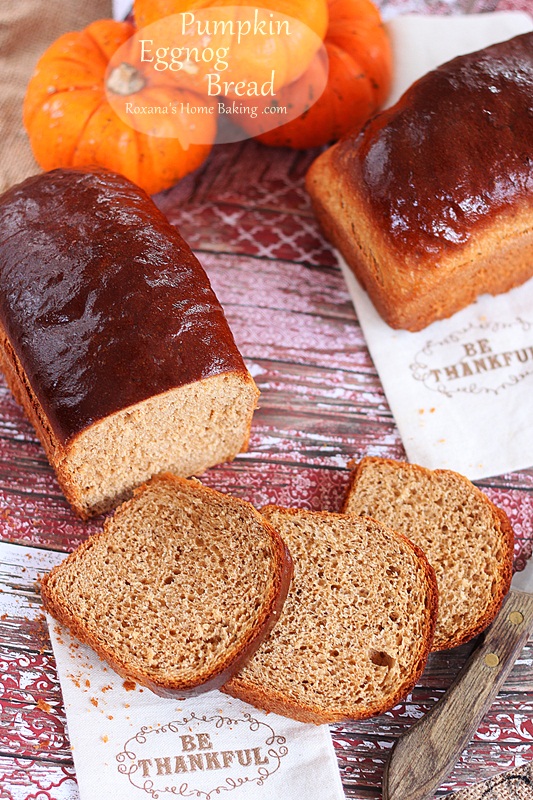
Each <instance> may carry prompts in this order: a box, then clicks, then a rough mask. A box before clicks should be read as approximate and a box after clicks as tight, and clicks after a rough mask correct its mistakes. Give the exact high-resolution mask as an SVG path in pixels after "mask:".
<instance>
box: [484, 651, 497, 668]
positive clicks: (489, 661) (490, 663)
mask: <svg viewBox="0 0 533 800" xmlns="http://www.w3.org/2000/svg"><path fill="white" fill-rule="evenodd" d="M484 661H485V664H486V665H487V667H497V666H498V664H499V663H500V659H499V658H498V656H497V655H496V653H487V655H486V656H485V658H484Z"/></svg>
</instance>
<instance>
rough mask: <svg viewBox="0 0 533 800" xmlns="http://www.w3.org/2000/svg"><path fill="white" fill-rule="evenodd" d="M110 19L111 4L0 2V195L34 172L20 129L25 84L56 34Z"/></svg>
mask: <svg viewBox="0 0 533 800" xmlns="http://www.w3.org/2000/svg"><path fill="white" fill-rule="evenodd" d="M106 17H111V0H86V1H85V2H80V0H11V2H10V0H0V192H2V191H4V190H5V189H7V188H8V187H9V186H12V185H13V184H14V183H18V182H19V181H21V180H23V179H24V178H26V177H28V175H33V174H35V173H36V172H38V171H39V167H38V165H37V164H36V162H35V160H34V158H33V156H32V153H31V149H30V146H29V143H28V138H27V136H26V132H25V130H24V127H23V125H22V102H23V99H24V94H25V92H26V86H27V83H28V80H29V78H30V76H31V74H32V72H33V70H34V67H35V64H36V63H37V60H38V59H39V57H40V56H41V55H42V54H43V53H44V51H45V50H46V49H47V47H49V45H51V44H52V42H53V41H54V39H57V37H58V36H60V35H61V34H62V33H66V32H67V31H74V30H80V29H81V28H84V27H85V26H86V25H88V24H89V22H92V21H93V20H95V19H103V18H106Z"/></svg>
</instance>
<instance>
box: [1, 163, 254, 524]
mask: <svg viewBox="0 0 533 800" xmlns="http://www.w3.org/2000/svg"><path fill="white" fill-rule="evenodd" d="M0 227H1V229H2V243H1V245H0V366H1V368H2V370H3V372H4V374H5V376H6V379H7V381H8V384H9V386H10V388H11V390H12V392H13V394H14V395H15V397H16V398H17V400H18V401H19V402H20V403H21V405H22V406H23V408H24V409H25V411H26V413H27V415H28V417H29V419H30V420H31V422H32V423H33V425H34V426H35V428H36V430H37V433H38V435H39V437H40V439H41V442H42V444H43V446H44V449H45V451H46V454H47V456H48V458H49V460H50V463H51V464H52V466H53V467H54V468H55V470H56V473H57V477H58V480H59V483H60V485H61V487H62V489H63V491H64V493H65V495H66V497H67V499H68V500H69V501H70V503H71V504H72V506H73V507H74V508H75V509H76V511H77V512H78V513H79V514H80V515H81V516H82V517H84V518H85V517H88V516H90V515H92V514H95V513H99V512H103V511H106V510H108V509H110V508H111V507H113V506H115V505H117V504H118V503H119V502H120V501H122V500H124V499H125V498H126V497H127V496H129V495H130V494H131V491H132V488H133V487H135V486H138V485H140V484H141V483H142V482H144V481H145V480H147V479H148V478H150V477H151V476H152V475H153V474H156V473H158V472H162V471H165V470H170V471H173V472H175V473H177V474H179V475H182V476H191V475H198V474H200V473H202V472H203V471H204V470H205V469H207V468H208V467H210V466H212V465H214V464H217V463H220V462H222V461H226V460H229V459H232V458H234V457H235V455H236V454H237V453H239V452H240V451H242V450H244V449H246V446H247V443H248V437H249V433H250V425H251V420H252V414H253V410H254V408H255V405H256V402H257V396H258V391H257V388H256V386H255V384H254V381H253V379H252V378H251V376H250V375H249V373H248V371H247V370H246V368H245V365H244V363H243V360H242V357H241V355H240V353H239V351H238V350H237V347H236V345H235V342H234V340H233V336H232V334H231V331H230V329H229V327H228V324H227V321H226V318H225V316H224V312H223V310H222V308H221V306H220V304H219V302H218V300H217V298H216V297H215V295H214V293H213V290H212V289H211V286H210V284H209V280H208V278H207V276H206V274H205V272H204V270H203V269H202V267H201V265H200V264H199V262H198V261H197V259H196V258H195V257H194V255H193V254H192V252H191V251H190V249H189V247H188V246H187V244H186V243H185V242H184V241H183V239H182V238H181V236H180V235H179V234H178V232H177V231H176V229H175V228H173V227H172V226H171V225H170V224H169V223H168V222H167V220H166V219H165V217H164V216H163V214H162V213H161V212H160V211H159V210H158V209H157V207H156V206H155V204H154V203H153V202H152V200H151V199H150V198H149V197H148V196H147V195H146V194H145V193H144V192H143V191H142V190H141V189H139V188H138V187H136V186H134V184H132V183H130V182H129V181H128V180H126V179H125V178H123V177H122V176H120V175H116V174H114V173H112V172H108V171H104V170H99V171H91V170H85V169H68V170H54V171H53V172H49V173H46V174H43V175H39V176H36V177H34V178H30V179H29V180H27V181H25V182H24V183H22V184H20V185H19V186H17V187H14V188H13V189H11V190H10V191H8V192H7V193H6V194H5V195H3V197H2V198H0Z"/></svg>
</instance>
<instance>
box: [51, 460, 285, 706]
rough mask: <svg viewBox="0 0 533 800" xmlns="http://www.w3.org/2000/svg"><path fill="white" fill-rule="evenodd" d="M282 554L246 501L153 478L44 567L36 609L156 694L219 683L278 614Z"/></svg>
mask: <svg viewBox="0 0 533 800" xmlns="http://www.w3.org/2000/svg"><path fill="white" fill-rule="evenodd" d="M291 576H292V562H291V558H290V555H289V553H288V550H287V548H286V546H285V544H284V543H283V541H282V540H281V538H280V536H279V535H278V533H277V532H276V531H275V530H274V529H273V528H272V526H271V525H269V524H268V523H267V521H266V520H265V519H264V518H263V517H261V515H260V514H259V513H258V512H257V511H256V510H255V509H254V508H253V507H252V506H251V505H250V504H249V503H247V502H245V501H243V500H239V499H237V498H233V497H230V496H229V495H225V494H222V493H220V492H216V491H214V490H212V489H209V488H207V487H205V486H202V484H201V483H199V482H198V481H194V480H193V481H190V480H186V479H184V478H178V477H176V476H174V475H171V474H163V475H161V476H157V477H156V478H153V479H152V480H151V481H150V482H149V483H148V484H145V485H143V486H142V487H140V488H138V489H137V490H136V491H135V495H134V497H133V499H131V500H129V501H127V502H126V503H124V504H123V505H122V506H121V507H120V508H119V509H117V511H116V512H115V514H114V515H113V516H112V517H109V518H108V519H107V520H106V522H105V524H104V530H103V531H102V532H101V533H98V534H95V535H93V536H91V537H90V538H89V539H87V540H86V541H85V542H84V543H83V544H82V545H80V546H79V547H78V548H77V549H76V550H75V551H74V552H73V553H72V554H71V555H70V556H68V558H67V559H66V560H65V561H63V562H62V563H61V564H59V565H58V566H57V567H54V569H53V570H52V571H51V572H50V573H48V574H47V575H45V576H44V577H43V579H42V581H41V593H42V597H43V602H44V605H45V608H46V610H47V611H48V612H49V613H50V614H51V615H52V616H53V617H54V618H55V619H57V620H58V621H59V622H61V623H62V624H63V625H65V626H66V627H68V628H69V629H70V631H71V633H72V634H73V635H74V636H75V637H76V638H78V639H79V640H80V641H82V642H84V643H85V644H88V645H89V646H90V647H91V648H92V649H93V650H94V651H95V652H96V653H97V654H98V655H99V656H100V657H101V658H103V659H104V660H105V661H107V662H108V663H109V664H110V666H112V667H113V669H114V670H115V671H116V672H118V673H119V674H120V675H122V676H123V677H125V678H128V679H131V680H134V681H137V682H139V683H141V684H142V685H144V686H147V687H148V688H149V689H151V690H152V691H153V692H155V693H156V694H158V695H161V696H164V697H182V696H185V695H190V694H198V693H199V692H203V691H206V690H208V689H214V688H217V687H219V686H220V685H221V684H222V683H224V682H225V681H227V680H228V678H229V677H230V676H231V675H232V674H233V673H234V672H235V671H236V670H238V669H239V668H240V667H241V666H242V664H243V663H244V662H245V661H246V660H247V659H248V658H249V657H250V656H251V655H252V654H253V652H254V651H255V650H256V649H257V647H258V646H259V644H260V643H261V641H262V640H263V638H264V637H265V636H266V635H267V634H268V632H269V630H270V629H271V628H272V626H273V625H275V623H276V622H277V620H278V617H279V614H280V611H281V608H282V606H283V602H284V600H285V597H286V595H287V591H288V588H289V584H290V580H291Z"/></svg>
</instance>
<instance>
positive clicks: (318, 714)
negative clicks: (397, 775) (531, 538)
mask: <svg viewBox="0 0 533 800" xmlns="http://www.w3.org/2000/svg"><path fill="white" fill-rule="evenodd" d="M262 514H263V515H264V516H265V517H266V519H267V520H268V522H269V523H270V524H271V525H273V527H274V528H276V530H278V531H279V533H280V534H281V536H282V537H283V539H284V540H285V542H286V544H287V546H288V548H289V550H290V552H291V556H292V558H293V562H294V578H293V581H292V584H291V588H290V590H289V594H288V597H287V600H286V602H285V606H284V608H283V610H282V613H281V615H280V619H279V622H278V623H277V625H276V626H275V627H274V628H273V629H272V630H271V632H270V634H269V636H268V637H267V638H266V639H265V641H264V642H263V644H262V645H261V646H260V648H259V649H258V650H257V652H256V653H255V655H254V656H253V657H252V658H251V659H250V660H249V661H248V662H247V663H246V664H245V665H244V667H243V668H242V669H241V670H240V672H238V673H237V674H236V675H234V676H233V677H232V678H231V680H230V681H229V682H228V683H226V684H225V686H223V687H222V691H224V692H227V693H228V694H230V695H233V696H234V697H237V698H240V699H241V700H244V701H246V702H249V703H252V705H255V706H257V707H259V708H262V709H264V710H266V711H273V712H275V713H277V714H282V715H285V716H288V717H293V718H294V719H297V720H300V721H302V722H314V723H325V722H334V721H337V720H343V719H359V718H364V717H369V716H372V715H374V714H379V713H382V712H384V711H386V710H387V709H389V708H391V707H392V706H394V705H395V704H396V703H397V702H398V701H399V700H400V699H401V698H403V697H405V695H407V694H408V692H409V691H410V690H411V689H412V687H413V686H414V684H415V683H416V681H417V679H418V677H419V676H420V674H421V673H422V670H423V669H424V666H425V663H426V658H427V655H428V652H429V650H430V646H431V639H432V636H433V630H434V626H435V619H436V613H437V588H436V581H435V575H434V572H433V570H432V568H431V567H430V566H429V564H428V562H427V560H426V558H425V556H424V555H423V553H422V552H421V550H420V549H419V548H418V547H416V546H415V545H413V544H411V543H410V542H409V541H408V540H407V539H406V538H405V537H404V536H402V535H401V534H398V533H395V532H393V531H391V530H389V529H388V528H387V527H386V526H385V525H382V524H380V523H378V522H375V521H374V520H371V519H366V518H363V517H357V516H345V515H341V514H332V513H327V512H313V511H304V510H300V509H284V508H280V507H277V506H267V507H265V508H264V509H262Z"/></svg>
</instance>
